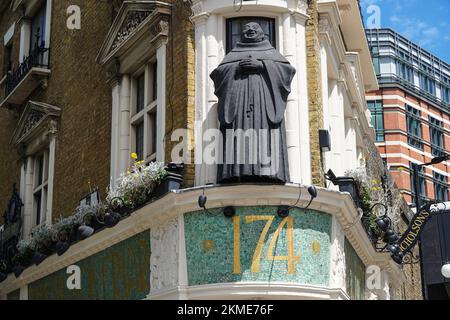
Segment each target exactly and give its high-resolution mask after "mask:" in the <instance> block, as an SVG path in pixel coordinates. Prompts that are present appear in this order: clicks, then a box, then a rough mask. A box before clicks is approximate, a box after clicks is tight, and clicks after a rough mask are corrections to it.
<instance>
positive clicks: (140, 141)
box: [135, 122, 144, 160]
mask: <svg viewBox="0 0 450 320" xmlns="http://www.w3.org/2000/svg"><path fill="white" fill-rule="evenodd" d="M135 130H136V154H137V155H138V159H139V160H143V159H144V122H141V123H140V124H138V125H136V126H135Z"/></svg>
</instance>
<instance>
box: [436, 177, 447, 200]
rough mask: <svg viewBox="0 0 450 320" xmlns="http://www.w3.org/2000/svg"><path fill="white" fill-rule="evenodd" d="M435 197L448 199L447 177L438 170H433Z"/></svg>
mask: <svg viewBox="0 0 450 320" xmlns="http://www.w3.org/2000/svg"><path fill="white" fill-rule="evenodd" d="M433 183H434V199H435V200H437V201H448V186H447V178H446V177H445V176H444V175H441V174H439V173H437V172H433Z"/></svg>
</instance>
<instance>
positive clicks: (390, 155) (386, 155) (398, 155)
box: [381, 153, 450, 177]
mask: <svg viewBox="0 0 450 320" xmlns="http://www.w3.org/2000/svg"><path fill="white" fill-rule="evenodd" d="M381 157H382V158H388V159H390V158H402V159H406V160H408V161H409V162H413V163H417V164H421V163H422V162H421V161H419V160H416V159H414V158H411V157H410V156H408V155H406V154H403V153H382V154H381ZM444 164H445V165H446V166H448V165H449V162H448V161H447V162H444ZM388 165H390V166H392V165H393V164H392V163H389V161H388ZM402 166H404V164H402ZM428 168H429V169H430V168H432V170H433V171H436V172H437V173H439V174H441V175H444V176H446V177H450V173H447V172H445V171H442V170H439V169H437V168H435V167H432V166H429V167H428Z"/></svg>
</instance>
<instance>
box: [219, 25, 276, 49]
mask: <svg viewBox="0 0 450 320" xmlns="http://www.w3.org/2000/svg"><path fill="white" fill-rule="evenodd" d="M249 22H257V23H258V24H259V25H260V26H261V28H262V29H263V31H264V34H265V35H266V39H267V40H269V41H270V43H271V44H272V46H273V47H274V48H276V41H275V19H271V18H265V17H238V18H231V19H227V53H228V52H230V51H231V50H232V49H233V48H234V47H235V46H236V43H238V42H239V41H240V40H241V32H242V29H243V27H244V26H245V25H246V24H247V23H249Z"/></svg>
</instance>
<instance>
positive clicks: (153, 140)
mask: <svg viewBox="0 0 450 320" xmlns="http://www.w3.org/2000/svg"><path fill="white" fill-rule="evenodd" d="M149 118H150V132H151V137H150V148H149V150H150V154H149V156H151V155H153V154H155V153H156V112H152V113H150V114H149Z"/></svg>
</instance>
